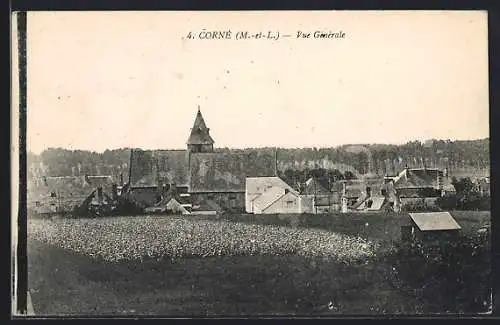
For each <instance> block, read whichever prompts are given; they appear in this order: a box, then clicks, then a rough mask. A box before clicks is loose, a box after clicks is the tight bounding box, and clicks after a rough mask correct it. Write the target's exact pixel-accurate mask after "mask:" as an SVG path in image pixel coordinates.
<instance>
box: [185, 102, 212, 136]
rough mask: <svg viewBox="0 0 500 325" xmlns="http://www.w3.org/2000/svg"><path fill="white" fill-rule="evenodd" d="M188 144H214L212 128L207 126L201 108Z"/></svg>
mask: <svg viewBox="0 0 500 325" xmlns="http://www.w3.org/2000/svg"><path fill="white" fill-rule="evenodd" d="M187 144H214V140H213V139H212V137H211V136H210V129H209V128H207V125H206V124H205V120H204V119H203V116H202V115H201V111H200V109H199V108H198V113H196V118H195V120H194V124H193V128H192V129H191V134H190V135H189V138H188V141H187Z"/></svg>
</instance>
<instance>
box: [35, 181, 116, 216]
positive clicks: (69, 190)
mask: <svg viewBox="0 0 500 325" xmlns="http://www.w3.org/2000/svg"><path fill="white" fill-rule="evenodd" d="M113 183H114V182H113V178H112V177H111V176H61V177H39V178H33V179H29V180H28V182H27V193H26V194H27V201H28V205H30V206H31V205H32V204H33V203H34V202H37V201H38V202H40V203H41V204H42V205H45V204H47V203H51V202H52V203H54V204H57V205H58V206H59V208H60V209H61V210H63V211H70V210H72V209H73V208H75V207H76V206H79V205H81V204H82V203H83V201H84V200H85V199H87V198H88V197H89V196H90V195H91V194H93V192H94V191H95V190H96V189H97V188H98V187H102V189H103V194H104V195H105V196H106V195H107V194H111V192H112V188H113ZM52 193H54V194H55V197H52Z"/></svg>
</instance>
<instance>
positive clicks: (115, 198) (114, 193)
mask: <svg viewBox="0 0 500 325" xmlns="http://www.w3.org/2000/svg"><path fill="white" fill-rule="evenodd" d="M112 192H113V201H116V200H117V199H118V188H117V186H116V184H113V188H112Z"/></svg>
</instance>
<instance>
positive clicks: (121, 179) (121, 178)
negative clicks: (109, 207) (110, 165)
mask: <svg viewBox="0 0 500 325" xmlns="http://www.w3.org/2000/svg"><path fill="white" fill-rule="evenodd" d="M120 186H123V173H120Z"/></svg>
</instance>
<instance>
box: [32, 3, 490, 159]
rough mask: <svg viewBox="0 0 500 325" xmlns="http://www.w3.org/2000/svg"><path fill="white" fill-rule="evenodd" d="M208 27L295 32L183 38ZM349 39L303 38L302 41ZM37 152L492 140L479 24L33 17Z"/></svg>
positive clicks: (442, 18)
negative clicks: (201, 132)
mask: <svg viewBox="0 0 500 325" xmlns="http://www.w3.org/2000/svg"><path fill="white" fill-rule="evenodd" d="M202 28H206V29H207V30H228V29H230V30H231V31H232V32H233V35H232V36H233V37H234V33H236V32H237V31H240V30H241V31H242V30H247V31H249V32H259V31H263V32H267V31H268V30H270V31H273V32H274V33H276V32H278V31H279V32H280V33H281V34H291V35H292V37H290V38H286V39H284V38H281V39H279V40H277V41H272V40H262V39H261V40H200V39H192V40H186V39H183V37H184V36H185V35H187V33H188V32H189V31H192V32H193V35H197V34H198V33H199V32H200V31H201V30H202ZM299 30H300V31H303V32H305V33H307V32H311V33H313V32H314V31H316V30H322V31H332V32H336V31H340V30H342V31H343V32H344V33H345V38H344V39H322V40H319V39H314V38H313V39H295V36H296V33H297V31H299ZM27 34H28V45H27V46H28V67H27V69H28V150H30V151H32V152H37V153H38V152H40V151H42V150H44V149H46V148H47V147H63V148H68V149H88V150H95V151H103V150H105V149H115V148H120V147H136V148H138V147H141V148H184V147H185V143H186V140H187V138H188V135H189V131H190V128H191V126H192V123H193V121H194V117H195V115H196V111H197V107H198V105H200V106H201V111H202V113H203V116H204V117H205V121H206V122H207V125H208V127H209V128H210V129H211V134H212V137H213V138H214V140H215V145H216V146H217V147H238V148H243V147H259V146H281V147H306V146H307V147H309V146H316V147H326V146H337V145H341V144H347V143H404V142H407V141H411V140H424V139H428V138H441V139H478V138H485V137H488V135H489V121H488V119H489V118H488V114H489V113H488V112H489V109H488V51H487V17H486V13H484V12H466V11H463V12H385V13H382V12H266V13H263V12H234V13H230V12H225V13H221V12H219V13H217V12H198V13H197V12H184V13H175V12H168V13H167V12H163V13H162V12H151V13H147V12H78V13H76V12H34V13H30V14H29V15H28V32H27Z"/></svg>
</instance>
